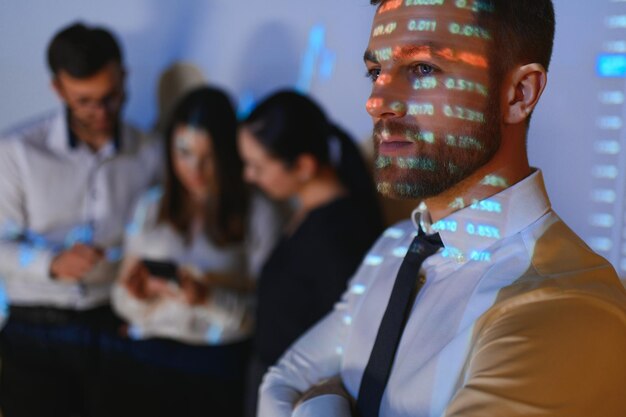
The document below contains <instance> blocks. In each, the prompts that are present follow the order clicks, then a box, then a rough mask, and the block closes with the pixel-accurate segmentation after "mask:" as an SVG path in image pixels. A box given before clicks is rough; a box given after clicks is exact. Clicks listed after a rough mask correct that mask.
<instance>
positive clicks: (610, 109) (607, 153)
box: [584, 0, 626, 277]
mask: <svg viewBox="0 0 626 417" xmlns="http://www.w3.org/2000/svg"><path fill="white" fill-rule="evenodd" d="M605 1H607V2H608V3H609V6H608V8H607V10H609V11H610V14H609V15H607V16H605V17H604V22H603V23H604V28H603V37H604V39H605V40H604V41H603V43H602V44H601V45H599V46H600V48H599V49H600V50H599V53H598V55H597V57H596V74H597V77H599V79H600V82H601V89H600V90H599V92H598V95H597V108H598V109H599V110H598V113H597V118H596V120H595V129H596V132H597V136H596V139H595V141H594V142H593V145H592V146H593V152H594V157H593V158H594V164H593V166H592V167H591V172H590V175H591V176H592V178H593V189H592V191H591V196H590V197H591V200H592V207H593V212H592V213H591V214H590V216H589V219H588V221H589V225H590V226H591V231H590V234H589V236H584V237H585V238H586V240H587V241H588V242H589V244H590V245H591V247H592V248H593V249H594V250H596V251H597V252H599V253H600V254H601V255H603V256H605V257H606V258H608V259H609V261H611V262H612V263H613V265H615V267H616V269H617V270H618V273H619V275H620V276H621V277H626V200H625V199H624V190H625V189H626V176H625V174H624V173H625V172H626V160H625V159H624V156H625V155H624V153H623V145H622V144H623V143H624V140H626V130H625V129H624V117H625V115H626V101H625V99H626V14H625V13H624V4H625V3H624V2H623V1H615V0H605Z"/></svg>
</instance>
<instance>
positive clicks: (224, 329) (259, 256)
mask: <svg viewBox="0 0 626 417" xmlns="http://www.w3.org/2000/svg"><path fill="white" fill-rule="evenodd" d="M162 194H163V193H162V191H161V190H160V189H159V188H154V189H152V190H150V191H149V192H148V193H146V195H145V196H144V197H143V198H142V199H141V200H140V202H139V204H138V206H137V209H136V210H135V214H134V216H133V221H132V222H131V223H130V224H129V227H128V228H127V236H126V241H125V242H124V256H125V257H127V258H128V259H129V260H131V259H132V260H134V261H136V260H139V259H150V260H165V261H174V262H176V263H177V264H178V265H180V266H186V267H190V268H193V270H196V271H197V272H198V273H207V272H215V273H225V274H230V276H232V279H239V280H242V281H244V280H247V279H255V278H256V277H257V275H258V273H259V271H260V269H261V267H262V265H263V263H264V262H265V259H266V258H267V255H268V254H269V252H270V250H271V249H272V248H273V247H274V244H275V243H276V241H277V239H278V236H279V232H280V229H281V223H282V222H281V219H280V216H279V212H278V211H277V210H276V207H274V205H273V204H271V203H270V202H269V201H268V200H266V199H265V198H264V197H261V196H260V195H256V194H255V195H253V198H251V204H250V209H249V218H248V227H247V231H246V236H245V241H244V242H242V243H238V244H230V245H227V246H225V247H219V246H217V245H215V244H214V243H213V242H211V241H210V240H209V239H207V238H206V236H205V234H204V231H203V230H196V231H194V233H193V234H192V239H191V241H190V242H185V239H184V238H183V237H182V236H181V234H180V233H178V232H177V231H176V230H175V229H174V228H173V227H172V226H171V225H169V224H168V223H161V222H159V221H158V213H159V207H160V205H161V198H162ZM172 292H173V295H171V296H167V297H166V296H163V297H157V298H152V299H149V300H141V299H137V298H136V297H134V296H133V295H132V294H131V293H130V292H129V291H128V290H127V289H126V287H125V286H124V284H123V283H122V282H119V281H118V282H117V284H116V285H115V286H114V290H113V299H112V304H113V307H114V308H115V310H116V311H117V312H118V314H120V316H122V317H124V318H125V319H126V320H127V321H128V323H129V324H130V335H131V336H132V337H135V338H149V337H166V338H171V339H174V340H179V341H182V342H186V343H194V344H210V345H216V344H225V343H231V342H235V341H239V340H242V339H245V338H247V337H250V334H251V332H252V325H253V323H254V321H253V320H252V317H251V314H252V311H251V310H252V305H251V304H252V303H251V301H252V299H251V297H250V296H249V295H247V294H242V293H239V292H236V291H229V290H227V289H220V288H213V289H212V290H211V294H210V296H209V297H207V299H206V300H205V301H204V302H203V303H200V304H198V305H193V306H192V305H189V304H188V303H187V302H185V299H184V296H183V294H182V292H181V289H180V287H179V286H178V285H172Z"/></svg>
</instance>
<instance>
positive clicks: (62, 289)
mask: <svg viewBox="0 0 626 417" xmlns="http://www.w3.org/2000/svg"><path fill="white" fill-rule="evenodd" d="M69 136H70V135H69V129H68V124H67V117H66V114H65V112H64V111H57V112H54V113H53V114H50V115H47V116H45V117H43V118H41V119H40V120H37V121H36V122H33V123H29V124H28V125H26V126H24V127H21V128H19V129H16V130H14V131H12V132H9V133H8V134H7V135H6V136H5V137H3V138H2V139H0V277H2V279H3V281H4V286H5V290H6V296H7V298H8V302H9V303H10V304H13V305H20V306H49V307H59V308H68V309H77V310H82V309H87V308H92V307H95V306H98V305H102V304H105V303H107V302H108V300H109V295H110V290H111V284H112V282H113V280H114V279H115V277H116V275H117V267H118V264H119V259H120V255H121V245H122V238H123V235H124V226H125V224H126V222H127V221H128V218H129V216H130V214H131V210H132V207H133V205H134V204H135V203H136V201H137V199H138V198H139V196H140V195H141V194H142V193H143V192H145V191H146V190H147V189H148V188H149V186H150V185H151V183H153V182H154V180H155V178H156V177H157V175H158V174H157V172H158V171H159V170H160V169H161V159H160V149H159V147H158V145H156V144H155V143H154V142H152V141H151V140H149V138H148V137H146V136H144V135H141V134H140V133H139V132H138V131H137V130H135V129H134V128H132V127H130V126H128V125H126V124H122V126H121V127H120V129H119V137H118V138H117V140H113V139H112V140H111V141H110V142H109V143H107V144H106V145H105V146H103V147H102V148H101V149H100V150H99V151H97V152H93V151H92V150H90V149H89V148H88V147H87V146H86V145H85V144H83V143H82V142H80V141H78V142H76V143H74V144H73V143H72V141H71V140H70V137H69ZM74 243H86V244H92V245H97V246H99V247H101V248H103V249H104V250H105V255H106V256H105V259H104V260H103V261H101V262H100V263H99V264H97V265H96V267H95V268H94V269H93V270H92V271H91V272H90V273H89V274H87V276H85V277H84V279H83V280H82V281H81V282H80V283H65V282H61V281H59V280H56V279H53V278H52V277H51V276H50V263H51V260H52V259H53V257H54V256H55V255H57V254H58V253H59V252H60V251H62V250H64V249H67V248H69V247H71V246H72V245H73V244H74Z"/></svg>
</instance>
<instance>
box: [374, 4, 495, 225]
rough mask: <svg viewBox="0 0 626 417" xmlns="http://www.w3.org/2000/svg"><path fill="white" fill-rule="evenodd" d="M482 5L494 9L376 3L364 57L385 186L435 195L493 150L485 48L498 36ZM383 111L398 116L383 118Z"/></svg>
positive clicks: (391, 192)
mask: <svg viewBox="0 0 626 417" xmlns="http://www.w3.org/2000/svg"><path fill="white" fill-rule="evenodd" d="M441 11H443V13H442V12H441ZM478 12H480V13H486V14H488V13H491V12H492V10H491V9H490V6H488V5H486V4H485V2H483V1H478V0H475V1H466V0H456V1H444V0H404V1H387V2H385V3H384V4H383V5H382V6H381V7H379V9H378V10H377V13H376V17H375V19H374V24H373V26H372V31H371V33H370V42H369V45H368V48H367V51H366V53H365V56H364V60H365V63H366V66H367V73H368V76H369V78H371V80H372V82H373V85H372V94H371V96H370V99H369V100H368V102H367V104H366V108H367V110H368V112H369V113H370V115H372V116H373V117H374V120H377V119H380V120H381V123H379V124H378V126H375V128H374V141H375V143H376V144H377V160H376V164H375V166H376V168H377V187H378V190H379V191H380V192H381V193H383V194H385V195H387V196H391V197H394V196H395V197H410V198H422V197H424V196H427V195H436V194H438V192H441V191H443V190H440V189H438V188H437V186H438V185H437V184H453V183H455V182H458V180H460V179H462V178H463V177H462V176H463V175H465V174H464V172H467V163H468V162H467V161H480V160H481V155H484V154H488V153H489V152H491V151H492V150H493V146H494V145H493V143H491V142H490V140H489V138H490V137H492V136H493V134H492V133H493V132H492V129H493V127H492V126H493V124H490V123H489V112H490V111H491V113H494V112H493V111H492V109H490V108H489V107H488V106H489V99H488V98H489V81H490V80H489V59H488V54H487V52H488V51H489V49H490V47H491V46H492V44H493V40H492V35H491V33H490V31H489V30H488V29H487V28H486V27H482V26H481V25H479V24H478V22H477V21H478V19H477V18H476V16H477V13H478ZM385 113H388V114H392V113H393V114H395V116H396V117H394V118H393V120H394V121H393V122H384V123H383V122H382V120H383V118H379V116H380V115H382V114H385ZM384 119H385V120H387V119H389V118H384ZM401 148H402V149H401ZM470 163H472V162H470ZM474 163H476V164H478V162H474ZM460 168H461V169H460ZM502 184H506V181H501V182H497V183H496V182H491V183H485V184H483V185H485V186H492V187H499V186H500V185H502ZM439 187H441V185H439ZM470 229H471V228H470ZM471 230H472V231H473V229H471ZM477 230H478V231H480V232H482V231H483V230H487V229H484V228H477ZM468 233H469V232H468ZM476 233H479V232H476ZM485 234H488V232H485ZM494 235H495V233H494Z"/></svg>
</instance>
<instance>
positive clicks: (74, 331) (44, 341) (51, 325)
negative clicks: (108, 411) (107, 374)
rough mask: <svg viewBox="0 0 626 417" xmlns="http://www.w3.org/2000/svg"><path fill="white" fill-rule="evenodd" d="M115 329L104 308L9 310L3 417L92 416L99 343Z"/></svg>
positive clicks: (1, 346) (0, 339) (1, 381)
mask: <svg viewBox="0 0 626 417" xmlns="http://www.w3.org/2000/svg"><path fill="white" fill-rule="evenodd" d="M114 327H115V318H114V316H113V314H112V313H111V311H110V309H109V308H108V307H102V308H97V309H93V310H89V311H83V312H77V311H70V310H61V309H53V308H40V307H12V308H11V310H10V315H9V319H8V321H7V323H6V326H5V327H4V329H3V330H2V332H1V333H0V355H1V357H2V364H1V367H0V407H1V408H2V413H3V416H4V417H22V416H23V417H48V416H50V417H57V416H58V417H69V416H72V417H74V416H81V417H82V416H86V417H91V416H94V415H95V407H96V404H98V403H99V399H98V396H99V395H100V394H99V377H98V374H99V367H100V363H99V353H98V344H99V339H100V335H101V334H102V332H107V331H113V330H112V329H113V328H114Z"/></svg>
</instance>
